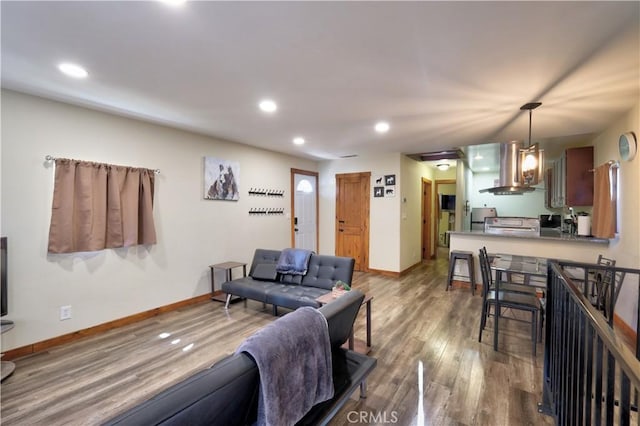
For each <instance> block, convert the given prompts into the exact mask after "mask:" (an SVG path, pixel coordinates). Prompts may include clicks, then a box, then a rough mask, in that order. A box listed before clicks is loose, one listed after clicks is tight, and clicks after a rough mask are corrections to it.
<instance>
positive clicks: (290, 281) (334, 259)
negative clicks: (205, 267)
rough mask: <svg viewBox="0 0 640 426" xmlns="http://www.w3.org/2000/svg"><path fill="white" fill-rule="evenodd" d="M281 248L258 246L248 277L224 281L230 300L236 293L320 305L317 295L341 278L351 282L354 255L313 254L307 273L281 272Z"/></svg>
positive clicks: (288, 304) (275, 303) (292, 305)
mask: <svg viewBox="0 0 640 426" xmlns="http://www.w3.org/2000/svg"><path fill="white" fill-rule="evenodd" d="M279 258H280V250H266V249H257V250H256V251H255V253H254V255H253V261H252V262H251V267H250V269H249V275H248V276H247V277H243V278H238V279H235V280H232V281H228V282H226V283H223V284H222V291H224V292H225V293H227V304H226V307H227V308H228V307H229V301H230V300H231V297H232V296H240V297H242V298H245V299H251V300H257V301H259V302H263V303H268V304H270V305H273V313H274V315H277V314H278V306H282V307H284V308H288V309H297V308H299V307H301V306H312V307H315V308H317V307H319V306H320V304H319V303H318V302H317V301H316V298H318V297H320V296H322V295H323V294H326V293H329V292H330V291H331V288H332V287H333V286H334V285H335V283H336V282H337V281H339V280H340V281H343V282H345V283H347V284H349V285H351V281H352V279H353V267H354V265H355V260H354V259H353V258H351V257H340V256H328V255H320V254H315V253H314V254H312V255H311V257H310V259H309V266H308V269H307V273H306V274H305V275H291V274H279V273H278V272H277V271H276V265H277V263H278V259H279Z"/></svg>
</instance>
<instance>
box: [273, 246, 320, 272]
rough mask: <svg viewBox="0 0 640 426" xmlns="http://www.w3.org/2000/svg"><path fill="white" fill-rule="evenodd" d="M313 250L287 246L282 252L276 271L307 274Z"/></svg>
mask: <svg viewBox="0 0 640 426" xmlns="http://www.w3.org/2000/svg"><path fill="white" fill-rule="evenodd" d="M311 253H313V252H312V251H311V250H304V249H294V248H286V249H284V250H282V252H280V258H279V259H278V264H277V265H276V271H278V272H280V273H281V274H291V275H305V274H306V273H307V268H308V267H309V259H310V258H311Z"/></svg>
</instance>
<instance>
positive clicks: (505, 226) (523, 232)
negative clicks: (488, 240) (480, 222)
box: [484, 217, 540, 237]
mask: <svg viewBox="0 0 640 426" xmlns="http://www.w3.org/2000/svg"><path fill="white" fill-rule="evenodd" d="M484 232H486V233H487V234H499V235H517V236H521V237H539V236H540V219H538V218H537V217H493V218H486V219H485V221H484Z"/></svg>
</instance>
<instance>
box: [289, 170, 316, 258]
mask: <svg viewBox="0 0 640 426" xmlns="http://www.w3.org/2000/svg"><path fill="white" fill-rule="evenodd" d="M295 175H305V176H312V177H315V179H316V191H315V192H316V248H315V252H316V253H318V247H320V231H319V230H320V225H319V223H320V208H319V200H320V197H319V196H318V192H319V191H318V183H319V182H318V172H312V171H310V170H301V169H294V168H291V221H290V222H291V247H295V246H296V234H295V232H296V231H295V228H296V226H295V223H294V221H295V217H296V210H295V209H296V182H295V180H296V179H295Z"/></svg>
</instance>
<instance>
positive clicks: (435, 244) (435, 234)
mask: <svg viewBox="0 0 640 426" xmlns="http://www.w3.org/2000/svg"><path fill="white" fill-rule="evenodd" d="M457 182H458V181H457V180H456V179H440V180H437V179H436V182H435V183H436V184H435V191H434V193H433V203H434V205H435V209H434V211H435V213H436V214H435V217H434V220H433V224H434V232H433V247H434V250H433V252H434V256H435V257H438V224H439V223H440V203H439V202H438V186H440V185H450V184H452V183H453V184H456V183H457Z"/></svg>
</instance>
